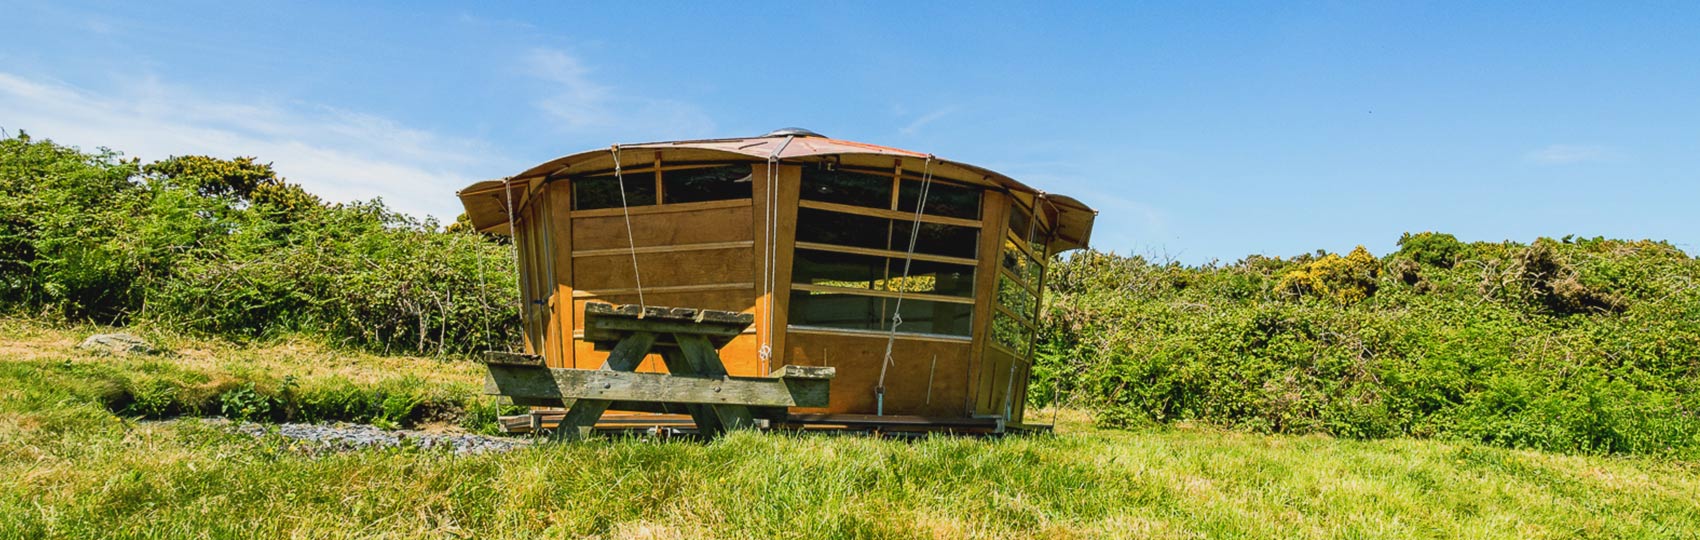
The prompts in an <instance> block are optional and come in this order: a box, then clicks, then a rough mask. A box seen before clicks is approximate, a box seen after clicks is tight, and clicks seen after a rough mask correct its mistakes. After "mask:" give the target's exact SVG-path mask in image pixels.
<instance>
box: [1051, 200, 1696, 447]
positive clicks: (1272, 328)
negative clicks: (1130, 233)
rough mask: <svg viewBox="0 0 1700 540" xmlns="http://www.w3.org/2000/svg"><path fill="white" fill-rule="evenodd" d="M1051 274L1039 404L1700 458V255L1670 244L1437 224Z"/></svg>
mask: <svg viewBox="0 0 1700 540" xmlns="http://www.w3.org/2000/svg"><path fill="white" fill-rule="evenodd" d="M1052 276H1053V277H1052V278H1051V279H1050V283H1051V287H1052V294H1051V295H1050V297H1049V298H1048V301H1047V306H1046V309H1045V312H1044V318H1043V319H1044V320H1043V327H1042V330H1041V341H1040V345H1039V347H1040V351H1041V353H1040V354H1039V360H1038V364H1039V365H1038V366H1037V367H1036V369H1035V374H1036V380H1035V381H1034V383H1033V384H1034V386H1033V388H1034V392H1033V395H1034V397H1035V399H1036V400H1038V401H1039V402H1041V403H1046V402H1049V401H1051V400H1054V399H1059V398H1061V399H1066V400H1071V401H1073V402H1074V404H1076V405H1080V406H1085V407H1088V408H1092V409H1095V410H1097V411H1098V412H1099V413H1100V414H1099V419H1100V421H1101V422H1104V423H1107V424H1111V425H1139V424H1152V423H1157V424H1163V423H1172V422H1177V421H1195V422H1205V423H1210V424H1218V425H1224V426H1230V427H1236V428H1242V429H1248V430H1254V431H1264V432H1288V433H1325V434H1332V435H1337V436H1345V437H1389V436H1419V437H1447V438H1459V439H1470V440H1477V441H1486V442H1490V443H1495V444H1500V445H1505V446H1512V447H1526V448H1540V449H1548V450H1564V451H1580V452H1600V453H1650V454H1672V455H1683V456H1696V455H1700V416H1697V413H1700V400H1696V399H1695V398H1694V396H1695V395H1700V394H1697V393H1696V392H1697V391H1700V287H1697V286H1696V285H1697V284H1700V262H1697V261H1696V260H1695V259H1693V258H1691V257H1689V256H1688V255H1686V254H1684V253H1683V252H1682V251H1681V250H1678V249H1676V248H1675V247H1674V246H1671V245H1670V244H1668V243H1664V242H1654V241H1619V240H1608V239H1603V238H1594V239H1577V238H1572V237H1566V238H1563V239H1556V240H1555V239H1548V238H1542V239H1538V240H1536V241H1535V242H1533V243H1532V244H1528V245H1523V244H1518V243H1512V242H1503V243H1471V244H1463V243H1459V242H1457V241H1456V240H1455V239H1452V238H1451V236H1450V235H1435V234H1433V233H1424V234H1419V235H1407V236H1406V237H1405V238H1404V239H1403V240H1401V249H1400V251H1398V252H1395V253H1391V254H1388V255H1386V256H1384V257H1381V258H1380V259H1375V258H1373V257H1371V256H1370V255H1369V254H1368V252H1367V251H1364V250H1363V249H1362V248H1359V249H1357V250H1354V251H1353V252H1352V254H1351V255H1348V256H1345V257H1341V256H1339V255H1335V254H1327V253H1323V254H1320V255H1306V256H1301V257H1298V258H1294V259H1291V260H1282V259H1278V258H1268V257H1253V258H1248V259H1246V260H1242V261H1238V262H1235V263H1233V264H1225V265H1223V264H1210V265H1204V266H1200V267H1187V266H1182V265H1178V264H1172V263H1169V264H1163V263H1154V262H1151V261H1148V260H1146V259H1144V258H1142V257H1122V256H1117V255H1111V254H1105V253H1100V252H1094V251H1087V252H1082V253H1076V254H1074V255H1072V256H1070V257H1068V258H1067V259H1066V260H1064V261H1060V262H1059V263H1058V264H1057V265H1056V266H1055V268H1054V270H1053V271H1052ZM1053 388H1055V389H1056V390H1055V391H1053V390H1052V389H1053Z"/></svg>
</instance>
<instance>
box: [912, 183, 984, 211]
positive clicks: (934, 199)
mask: <svg viewBox="0 0 1700 540" xmlns="http://www.w3.org/2000/svg"><path fill="white" fill-rule="evenodd" d="M899 189H900V191H899V192H898V193H897V209H898V210H902V211H904V212H914V211H915V200H916V199H918V198H920V196H921V183H920V182H919V181H915V180H912V179H905V180H904V181H903V185H902V186H901V187H900V188H899ZM980 191H981V190H980V189H979V188H972V187H964V186H958V185H955V184H946V183H942V182H933V185H932V187H929V188H927V209H926V212H925V213H926V214H927V215H929V216H945V217H955V218H963V219H980Z"/></svg>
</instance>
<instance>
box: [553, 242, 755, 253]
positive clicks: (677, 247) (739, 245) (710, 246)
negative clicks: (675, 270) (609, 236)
mask: <svg viewBox="0 0 1700 540" xmlns="http://www.w3.org/2000/svg"><path fill="white" fill-rule="evenodd" d="M754 245H756V243H755V241H754V240H740V241H736V242H709V243H702V244H673V245H666V246H638V247H635V248H629V247H627V248H608V249H581V250H578V251H574V252H573V256H574V257H606V256H609V255H628V254H631V253H638V254H644V253H676V252H681V251H714V250H720V249H747V248H749V247H751V246H754Z"/></svg>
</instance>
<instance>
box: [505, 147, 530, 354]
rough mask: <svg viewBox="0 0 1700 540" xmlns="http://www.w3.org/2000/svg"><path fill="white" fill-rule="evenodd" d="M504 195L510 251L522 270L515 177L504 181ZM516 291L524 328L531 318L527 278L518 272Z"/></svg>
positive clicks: (515, 299) (516, 301)
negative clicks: (526, 304) (516, 217)
mask: <svg viewBox="0 0 1700 540" xmlns="http://www.w3.org/2000/svg"><path fill="white" fill-rule="evenodd" d="M502 194H503V195H506V196H507V199H508V251H509V253H510V254H512V255H513V258H514V268H520V267H521V264H520V260H519V229H518V228H517V227H516V226H515V224H514V177H512V176H509V177H507V178H503V179H502ZM514 291H516V292H517V293H518V294H515V295H514V308H515V309H517V310H518V311H519V313H518V315H519V322H520V325H521V326H524V325H527V324H529V322H528V319H530V318H529V317H526V315H525V277H524V276H521V275H520V274H519V273H518V272H515V273H514Z"/></svg>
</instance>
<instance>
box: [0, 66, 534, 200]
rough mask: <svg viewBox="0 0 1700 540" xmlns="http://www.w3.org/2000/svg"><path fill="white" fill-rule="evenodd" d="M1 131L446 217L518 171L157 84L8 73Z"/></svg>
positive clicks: (353, 116) (343, 117)
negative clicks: (247, 172) (101, 88)
mask: <svg viewBox="0 0 1700 540" xmlns="http://www.w3.org/2000/svg"><path fill="white" fill-rule="evenodd" d="M0 126H3V127H5V128H7V129H8V130H9V131H11V132H12V133H14V134H15V133H16V132H17V131H18V130H20V129H21V130H27V131H29V132H30V133H31V134H32V135H34V136H37V137H43V138H50V139H53V140H54V141H57V142H59V143H61V144H72V145H77V146H81V147H83V148H94V147H99V146H105V147H109V148H112V149H115V150H119V151H122V152H124V153H125V154H126V155H130V156H135V157H140V158H142V159H143V160H155V159H162V158H166V157H169V156H173V155H192V154H194V155H198V154H204V155H212V156H217V157H236V156H254V157H257V158H259V159H260V160H261V161H270V162H272V163H273V166H274V167H276V169H277V171H278V173H279V174H280V175H283V176H284V177H286V178H288V179H289V180H291V181H293V182H297V183H299V184H301V185H302V186H303V187H306V188H307V189H308V191H311V192H313V193H316V194H318V195H320V196H322V197H325V198H326V199H327V200H331V201H338V202H347V201H353V200H365V199H371V198H374V197H382V198H383V199H384V201H385V203H387V204H389V205H390V206H391V207H392V208H395V209H398V210H401V211H403V212H407V213H409V214H413V215H416V216H423V215H427V214H428V215H432V216H436V217H437V218H438V219H440V220H452V219H453V218H454V216H456V215H458V214H459V213H460V212H461V208H460V204H459V202H458V201H456V200H455V197H454V191H455V190H456V189H459V188H461V187H464V186H465V185H467V184H469V183H471V182H472V181H475V180H479V179H483V178H484V177H487V176H490V171H505V170H510V169H513V168H514V167H513V165H514V164H513V163H509V162H507V160H504V159H503V158H501V157H499V156H497V155H496V154H495V153H494V152H492V150H491V149H490V148H489V147H488V145H487V144H485V143H482V142H480V141H475V140H468V139H459V138H452V137H444V136H441V135H437V134H434V133H430V132H427V131H421V130H417V129H411V128H408V127H406V126H403V125H400V124H397V123H396V122H393V121H390V120H388V119H384V118H380V117H377V116H372V115H368V114H362V113H357V112H351V111H345V110H339V109H335V108H330V107H324V106H317V105H311V104H293V105H280V104H273V103H244V102H236V101H221V100H218V99H213V98H209V97H206V96H203V95H199V94H197V93H196V92H193V91H191V90H189V89H185V88H181V87H176V86H171V85H167V84H164V83H162V82H160V81H159V80H157V79H143V80H140V81H135V82H134V83H133V84H131V85H129V86H127V87H125V88H122V89H119V90H114V91H112V92H107V93H97V92H92V91H88V90H84V89H81V88H77V87H73V86H71V85H69V84H66V83H63V82H59V81H50V80H46V81H44V80H29V79H26V78H24V77H21V76H17V75H13V74H9V73H5V72H0Z"/></svg>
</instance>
